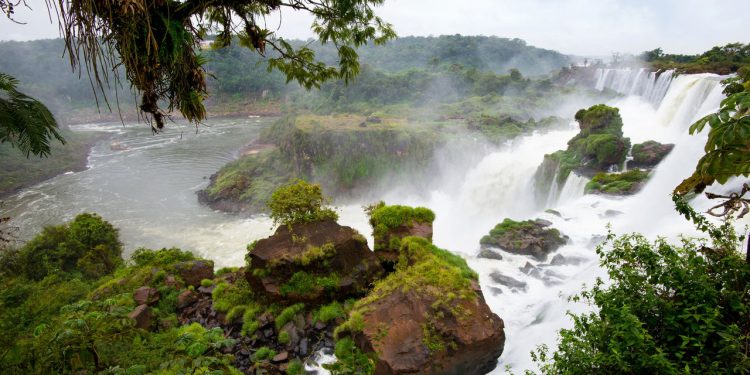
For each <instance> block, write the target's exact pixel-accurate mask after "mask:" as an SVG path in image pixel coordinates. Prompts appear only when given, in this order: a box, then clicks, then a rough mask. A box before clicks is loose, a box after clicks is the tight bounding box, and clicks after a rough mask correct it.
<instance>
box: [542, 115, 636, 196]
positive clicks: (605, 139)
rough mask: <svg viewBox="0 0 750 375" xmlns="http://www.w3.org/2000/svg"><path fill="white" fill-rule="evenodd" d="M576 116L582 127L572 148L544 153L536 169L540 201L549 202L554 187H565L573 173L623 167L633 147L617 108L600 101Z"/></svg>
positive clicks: (586, 174)
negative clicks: (625, 133)
mask: <svg viewBox="0 0 750 375" xmlns="http://www.w3.org/2000/svg"><path fill="white" fill-rule="evenodd" d="M575 119H576V121H578V123H579V125H580V127H581V130H580V132H579V133H578V134H577V135H576V136H575V137H573V138H571V139H570V140H569V141H568V148H567V149H565V150H560V151H556V152H554V153H552V154H548V155H544V160H543V161H542V164H541V165H540V166H539V168H538V169H537V171H536V174H535V176H534V180H535V197H536V200H537V202H538V203H540V204H543V203H545V202H546V199H547V197H548V196H549V195H550V194H549V193H550V190H551V189H558V192H559V189H562V187H563V186H564V185H565V181H566V180H567V179H568V176H569V175H570V173H571V172H573V171H576V173H578V174H580V175H584V176H593V175H595V174H596V173H599V172H605V171H607V170H608V169H609V168H610V167H611V166H613V165H614V166H618V167H622V165H623V163H624V162H625V158H626V157H627V154H628V151H629V150H630V139H628V138H624V137H623V133H622V118H621V117H620V111H619V110H618V109H617V108H613V107H609V106H606V105H604V104H598V105H595V106H593V107H590V108H588V109H581V110H580V111H578V112H577V113H576V115H575Z"/></svg>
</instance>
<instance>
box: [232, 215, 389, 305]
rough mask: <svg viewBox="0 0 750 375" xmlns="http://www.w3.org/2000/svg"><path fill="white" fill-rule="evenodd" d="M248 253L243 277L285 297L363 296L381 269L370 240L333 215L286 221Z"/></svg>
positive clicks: (295, 299) (292, 299) (291, 299)
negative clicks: (288, 223)
mask: <svg viewBox="0 0 750 375" xmlns="http://www.w3.org/2000/svg"><path fill="white" fill-rule="evenodd" d="M248 258H249V260H250V266H249V267H248V268H247V270H246V271H245V278H246V279H247V281H248V282H249V283H250V285H251V286H253V287H254V288H256V290H259V291H262V292H263V293H264V294H265V295H266V296H267V297H269V298H271V299H272V300H284V301H285V302H287V303H294V302H305V303H313V304H318V303H327V302H329V301H331V300H334V299H336V300H342V299H345V298H346V297H357V296H362V295H364V293H366V291H367V290H368V289H369V288H370V285H372V283H373V281H375V280H376V279H377V278H379V277H380V276H381V275H382V274H383V269H382V267H381V266H380V263H379V262H378V259H377V257H376V256H375V254H374V253H373V252H372V251H370V249H369V248H368V247H367V240H366V239H365V238H364V237H363V236H362V235H360V234H359V233H358V232H357V231H356V230H354V229H352V228H350V227H344V226H341V225H339V224H337V223H336V222H334V221H330V220H327V221H318V222H312V223H304V224H295V225H293V226H291V227H289V226H286V225H282V226H280V227H279V228H278V229H277V230H276V233H274V235H273V236H271V237H268V238H266V239H262V240H260V241H258V242H257V243H256V245H255V246H254V248H253V249H252V251H251V252H250V254H249V256H248ZM332 270H335V275H334V273H333V272H332ZM299 285H303V286H304V287H305V289H304V290H302V289H301V288H302V287H299Z"/></svg>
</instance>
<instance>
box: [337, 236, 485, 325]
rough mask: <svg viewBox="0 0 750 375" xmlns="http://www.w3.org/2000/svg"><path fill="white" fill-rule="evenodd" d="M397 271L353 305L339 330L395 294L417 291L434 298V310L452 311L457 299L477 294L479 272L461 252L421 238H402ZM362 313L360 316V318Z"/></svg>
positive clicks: (474, 296) (353, 322) (354, 323)
mask: <svg viewBox="0 0 750 375" xmlns="http://www.w3.org/2000/svg"><path fill="white" fill-rule="evenodd" d="M399 251H400V254H399V260H398V263H397V264H396V271H395V272H393V273H391V274H390V275H388V276H387V277H385V278H384V279H382V280H379V281H378V282H376V283H375V287H374V288H373V289H372V290H371V291H370V293H368V295H367V296H366V297H364V298H362V299H360V300H359V301H357V302H356V303H355V304H354V307H353V309H352V312H350V314H349V319H348V320H347V322H346V323H344V325H342V326H343V327H346V328H342V327H339V328H340V329H337V332H338V333H344V332H350V333H351V329H353V328H356V327H358V326H360V325H359V324H357V323H356V320H357V319H361V314H364V313H366V311H367V306H368V305H370V304H372V303H374V302H376V301H378V300H380V299H382V298H384V297H386V296H388V295H390V294H392V293H393V292H395V291H399V292H402V293H406V292H410V291H412V292H415V293H420V294H424V295H425V296H428V297H429V298H433V299H434V300H435V303H434V304H433V305H432V307H433V309H436V310H437V309H439V308H441V307H444V308H447V309H448V310H450V311H452V309H453V308H454V307H455V306H454V302H455V301H456V300H468V301H473V300H474V299H475V298H476V296H477V295H476V293H475V292H474V290H473V289H472V288H471V282H472V280H477V274H476V272H474V271H473V270H472V269H471V268H469V266H468V265H467V264H466V261H465V260H464V259H463V258H461V257H460V256H458V255H455V254H453V253H451V252H449V251H447V250H443V249H440V248H438V247H436V246H435V245H433V244H431V243H430V242H429V241H428V240H426V239H424V238H422V237H405V238H403V239H402V240H401V249H400V250H399ZM358 316H359V318H357V317H358Z"/></svg>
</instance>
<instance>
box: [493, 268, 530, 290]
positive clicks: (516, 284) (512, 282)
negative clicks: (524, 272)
mask: <svg viewBox="0 0 750 375" xmlns="http://www.w3.org/2000/svg"><path fill="white" fill-rule="evenodd" d="M490 278H491V279H492V281H494V282H496V283H498V284H500V285H504V286H507V287H508V288H510V289H516V290H522V291H526V289H527V288H528V284H526V282H523V281H520V280H516V279H514V278H512V277H510V276H505V275H503V274H502V273H500V272H498V271H495V272H492V273H491V274H490Z"/></svg>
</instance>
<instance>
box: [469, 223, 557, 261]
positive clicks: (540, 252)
mask: <svg viewBox="0 0 750 375" xmlns="http://www.w3.org/2000/svg"><path fill="white" fill-rule="evenodd" d="M550 225H552V223H550V222H549V221H546V220H542V219H537V220H526V221H514V220H511V219H505V220H503V222H502V223H500V224H498V225H496V226H495V228H493V229H492V230H490V233H489V234H488V235H486V236H484V237H482V239H481V240H480V241H479V242H480V244H481V246H482V247H483V248H484V247H496V248H500V249H502V250H505V251H507V252H509V253H514V254H520V255H529V256H532V257H534V258H536V259H537V260H545V259H547V254H549V253H551V252H553V251H555V250H557V249H558V248H559V247H560V246H562V245H564V244H565V243H566V242H567V237H566V236H564V235H562V234H560V231H558V230H557V229H555V228H550Z"/></svg>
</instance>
